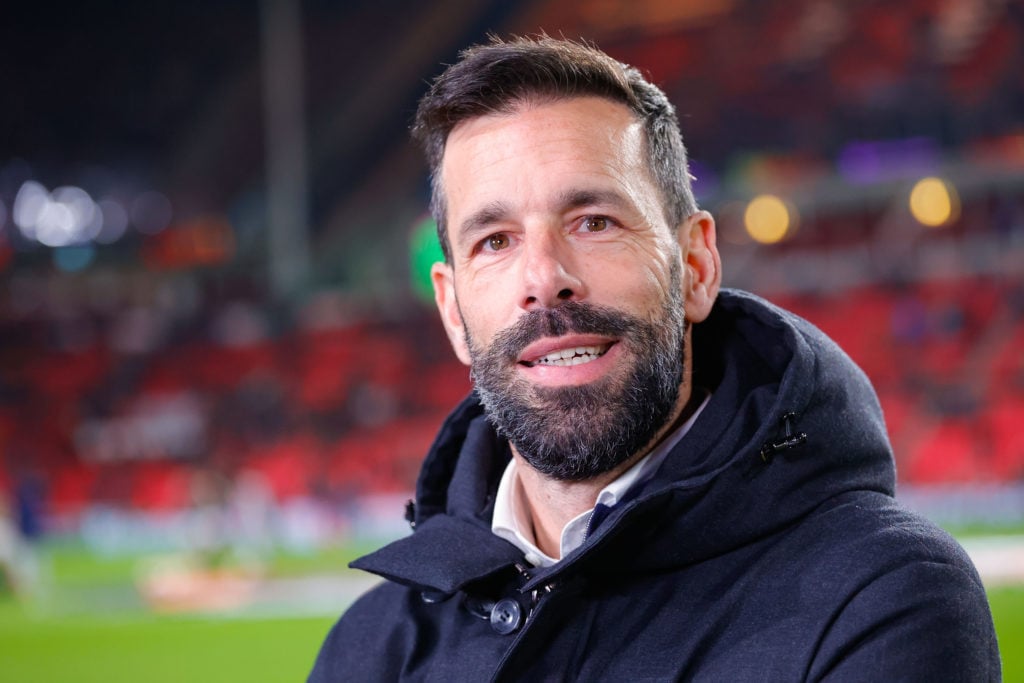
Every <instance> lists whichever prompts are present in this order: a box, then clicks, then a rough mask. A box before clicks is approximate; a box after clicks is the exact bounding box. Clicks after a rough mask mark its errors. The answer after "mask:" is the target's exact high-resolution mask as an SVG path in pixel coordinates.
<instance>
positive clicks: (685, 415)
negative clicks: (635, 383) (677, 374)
mask: <svg viewBox="0 0 1024 683" xmlns="http://www.w3.org/2000/svg"><path fill="white" fill-rule="evenodd" d="M691 397H692V395H691V394H690V393H689V392H687V396H686V397H685V399H684V398H683V397H682V396H681V397H680V400H679V403H678V404H677V407H676V410H675V411H674V412H673V415H672V418H671V419H670V420H668V421H667V422H666V424H665V426H664V427H662V428H661V430H659V431H658V433H657V434H656V435H655V437H654V438H653V439H652V440H651V442H650V443H649V444H648V445H647V446H646V447H644V448H642V449H641V450H640V451H638V452H637V453H635V454H634V455H633V456H632V457H630V458H629V459H628V460H626V461H625V462H623V463H622V464H620V465H619V466H618V467H616V468H615V469H612V470H609V471H608V472H604V473H602V474H600V475H598V476H596V477H593V478H591V479H584V480H582V481H563V480H560V479H552V478H551V477H548V476H545V475H543V474H541V473H540V472H538V471H537V470H535V469H533V468H532V467H531V466H530V465H529V463H527V462H526V460H525V459H524V458H523V457H522V456H521V455H520V454H519V451H518V450H516V448H515V446H514V445H512V457H513V458H515V461H516V469H517V470H518V473H519V480H520V482H521V484H522V487H523V494H524V497H525V499H526V501H525V502H526V506H527V509H528V513H529V517H530V519H531V520H532V522H533V537H534V543H535V544H536V545H537V547H538V548H539V549H540V550H542V551H543V552H544V554H545V555H548V556H549V557H554V558H556V559H560V558H561V552H562V551H561V541H562V529H563V528H565V525H566V524H568V523H569V521H570V520H572V519H573V518H575V517H578V516H579V515H580V514H582V513H583V512H586V511H587V510H590V509H591V508H593V507H594V505H595V504H596V503H597V496H598V494H600V493H601V489H603V488H604V487H605V486H607V485H608V484H609V483H611V482H613V481H615V479H617V478H618V477H619V476H620V475H621V474H622V473H623V472H625V471H626V470H628V469H629V468H630V467H632V466H633V465H635V464H636V463H637V462H639V461H640V460H641V459H642V458H643V457H644V456H645V455H647V454H648V453H650V452H651V450H653V449H654V448H655V446H657V445H658V444H659V443H661V441H662V440H663V439H664V438H665V437H666V436H667V435H668V434H670V433H671V432H672V431H673V430H675V429H676V427H678V426H679V425H681V424H683V423H684V422H685V421H686V420H687V419H689V417H690V415H692V414H693V411H694V410H696V408H697V405H699V400H697V401H695V400H691ZM695 402H696V405H694V403H695Z"/></svg>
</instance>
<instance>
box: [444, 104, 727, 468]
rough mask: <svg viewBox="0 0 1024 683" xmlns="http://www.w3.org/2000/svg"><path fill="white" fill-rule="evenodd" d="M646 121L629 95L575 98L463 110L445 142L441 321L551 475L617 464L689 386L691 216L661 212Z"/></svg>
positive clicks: (496, 414)
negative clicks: (680, 220)
mask: <svg viewBox="0 0 1024 683" xmlns="http://www.w3.org/2000/svg"><path fill="white" fill-rule="evenodd" d="M643 135H644V133H643V128H642V126H641V124H640V123H638V122H637V121H636V120H635V119H634V117H633V116H632V114H631V113H630V112H629V110H628V109H626V108H625V107H624V106H622V105H620V104H617V103H614V102H611V101H608V100H605V99H602V98H596V97H580V98H574V99H568V100H559V101H555V102H549V103H545V104H527V105H523V106H522V107H520V108H519V109H517V110H516V111H515V112H514V113H511V114H502V115H489V116H484V117H479V118H476V119H471V120H469V121H467V122H464V123H462V124H460V125H458V126H457V127H456V128H455V129H454V130H453V131H452V133H451V134H450V135H449V137H448V141H447V145H446V148H445V155H444V159H443V162H442V167H441V183H442V186H443V188H444V191H445V195H446V198H447V206H448V215H447V218H448V226H449V236H450V240H451V262H450V264H448V265H438V266H435V270H434V284H435V292H436V294H437V301H438V306H439V308H440V310H441V314H442V320H443V321H444V323H445V327H446V329H447V331H448V333H449V337H450V338H451V340H452V343H453V346H454V347H455V350H456V353H457V354H458V355H459V357H460V358H461V359H462V360H463V362H466V363H469V364H471V366H472V368H473V372H474V375H475V377H476V386H477V390H478V393H479V394H480V396H481V398H482V400H483V402H484V405H485V407H486V408H487V410H488V414H489V415H490V417H491V419H492V421H494V422H495V424H496V426H497V427H498V429H499V430H500V431H502V432H503V433H504V434H506V435H507V436H508V437H509V440H510V441H511V442H512V444H513V447H514V448H515V449H516V451H517V452H518V453H520V455H522V456H523V457H524V458H525V459H526V460H527V462H529V463H530V464H531V465H532V466H533V467H535V468H536V469H538V470H540V471H541V472H543V473H545V474H548V475H549V476H552V477H554V478H558V479H586V478H590V477H593V476H595V475H597V474H600V473H602V472H606V471H609V470H612V469H614V468H615V467H616V466H618V465H620V464H621V463H623V462H625V461H626V460H628V459H629V458H630V457H631V456H633V455H634V454H635V453H636V452H638V451H639V450H641V449H643V448H644V447H645V446H646V445H647V444H648V443H649V442H650V441H651V440H653V439H654V438H655V437H656V436H657V435H658V433H659V430H661V429H662V428H663V427H664V426H666V425H667V424H668V423H669V422H671V419H672V418H673V417H674V416H675V415H677V414H678V413H679V411H680V410H681V407H682V405H683V404H685V402H686V400H687V398H688V396H689V387H688V386H687V382H686V378H685V377H684V373H683V340H684V324H683V304H684V301H686V299H687V292H688V291H689V289H690V288H691V287H692V283H691V282H690V276H691V272H693V269H692V268H689V267H688V268H687V269H686V270H685V272H684V269H683V264H684V262H685V256H686V250H687V243H686V241H687V240H688V239H690V235H691V233H692V230H691V229H689V228H688V227H686V226H680V228H681V230H680V231H678V232H677V230H676V229H675V226H672V227H670V226H668V225H667V224H666V222H665V217H664V213H663V211H662V204H661V197H660V195H659V192H658V189H657V187H656V185H655V184H654V182H653V180H652V179H651V174H650V171H649V169H648V168H647V166H646V163H645V161H646V159H645V154H644V137H643ZM705 216H706V214H705ZM706 221H710V218H709V217H708V218H706ZM710 230H711V232H712V234H713V224H711V228H710ZM697 232H701V231H700V230H697ZM712 246H713V245H712ZM716 257H717V255H716ZM698 308H699V310H698V316H699V318H702V317H703V316H704V315H706V312H707V311H706V310H705V308H704V306H703V305H701V306H698ZM707 308H708V309H709V308H710V304H708V305H707ZM699 318H698V319H699Z"/></svg>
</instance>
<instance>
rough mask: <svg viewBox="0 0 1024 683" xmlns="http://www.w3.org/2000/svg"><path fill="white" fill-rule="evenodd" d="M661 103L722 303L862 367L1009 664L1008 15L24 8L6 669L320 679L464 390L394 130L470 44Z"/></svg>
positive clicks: (555, 7) (1013, 298)
mask: <svg viewBox="0 0 1024 683" xmlns="http://www.w3.org/2000/svg"><path fill="white" fill-rule="evenodd" d="M541 29H543V30H545V31H547V32H548V33H550V34H552V35H559V34H562V35H565V36H567V37H584V38H586V39H587V40H590V41H593V42H595V43H597V44H598V45H599V46H600V47H602V48H603V49H605V50H606V51H608V52H609V53H611V54H612V55H614V56H616V57H618V58H619V59H622V60H623V61H627V62H630V63H633V64H635V65H637V66H639V67H641V68H642V69H643V70H644V71H645V72H647V73H648V74H649V75H650V76H651V77H652V79H653V80H654V81H655V82H657V83H659V84H661V85H662V86H663V87H664V88H665V90H666V91H667V92H668V93H669V95H670V97H671V98H672V99H673V101H674V102H675V104H676V106H677V108H678V110H679V113H680V118H681V121H682V126H683V131H684V135H685V136H686V139H687V142H688V146H689V148H690V151H691V155H692V158H693V168H694V173H695V175H696V191H697V194H698V198H699V200H700V201H701V203H702V204H703V206H704V207H705V208H708V209H710V210H711V211H712V212H713V213H714V214H715V215H716V216H717V218H718V221H719V230H720V242H721V248H722V252H723V260H724V265H725V280H726V283H727V284H728V285H731V286H737V287H742V288H746V289H749V290H751V291H754V292H756V293H758V294H761V295H763V296H766V297H768V298H770V299H772V300H774V301H776V302H778V303H780V304H782V305H784V306H788V307H790V308H792V309H793V310H795V311H797V312H798V313H800V314H802V315H804V316H805V317H807V318H809V319H810V320H812V321H813V322H815V323H816V324H818V325H819V326H820V327H822V328H823V329H825V330H826V331H827V332H829V333H830V334H831V335H832V336H833V337H834V338H835V339H836V340H837V341H838V342H839V343H840V344H841V345H842V346H843V347H844V348H845V349H846V350H847V351H848V352H849V353H850V355H851V356H852V357H853V358H854V359H855V360H856V361H857V362H858V363H859V364H860V365H861V366H862V367H863V368H864V369H865V371H866V372H867V373H868V374H869V375H870V377H871V378H872V380H873V381H874V383H875V385H876V387H877V389H878V391H879V394H880V397H881V401H882V404H883V407H884V409H885V413H886V418H887V422H888V426H889V429H890V432H891V436H892V440H893V444H894V447H895V450H896V457H897V462H898V468H899V477H900V495H901V497H902V498H903V499H904V500H905V501H906V502H908V503H909V504H910V505H912V506H914V507H916V508H917V509H919V510H921V511H923V512H924V513H925V514H927V515H929V516H930V517H932V518H933V519H935V520H936V521H938V522H939V523H941V524H943V525H944V526H946V527H947V528H949V529H950V530H952V531H953V532H954V533H956V534H957V535H958V536H959V537H960V538H961V539H962V540H963V542H964V543H965V545H966V546H967V547H968V549H969V551H970V552H971V553H972V555H973V556H974V557H975V560H976V562H977V563H978V565H979V567H980V568H981V569H982V572H983V574H984V578H985V581H986V584H987V585H988V586H989V588H990V594H991V596H992V603H993V610H994V611H995V614H996V620H997V628H998V630H999V634H1000V639H1001V642H1002V649H1003V654H1004V659H1005V666H1006V679H1007V680H1024V661H1022V659H1021V655H1020V654H1018V653H1019V652H1020V651H1024V588H1022V581H1024V579H1022V574H1024V540H1022V539H1024V429H1022V426H1024V5H1021V4H1020V3H1019V2H1015V1H1014V0H901V1H897V2H888V1H886V2H882V1H880V0H757V1H754V0H633V1H628V0H579V1H576V2H558V1H556V0H530V1H527V0H523V1H521V2H508V1H505V0H478V1H477V0H438V1H437V2H431V3H419V2H398V1H396V0H376V1H374V2H368V1H364V0H351V1H348V2H327V1H325V0H306V1H305V2H302V3H299V2H297V1H292V0H264V1H263V2H249V3H242V2H226V1H222V0H209V1H205V2H199V1H197V0H183V1H180V2H176V3H162V2H156V3H71V2H66V1H64V2H53V3H45V4H44V3H38V4H31V3H17V4H9V5H8V6H7V7H6V8H5V18H4V21H3V22H2V23H0V74H2V79H0V86H2V87H3V90H4V96H3V101H2V105H0V511H2V512H0V567H2V574H0V584H2V586H3V588H2V589H0V676H2V677H3V679H4V680H12V681H13V680H18V681H33V680H35V681H50V680H54V681H56V680H72V679H74V680H93V679H96V680H106V681H114V680H136V679H141V678H146V679H148V680H153V681H157V680H183V679H194V680H246V681H258V680H267V681H271V680H299V679H302V678H303V677H304V676H305V674H306V672H307V670H308V668H309V666H310V665H311V662H312V658H313V657H314V655H315V652H316V649H317V646H318V645H319V642H320V640H321V638H322V637H323V635H324V633H325V632H326V629H327V628H328V627H329V625H330V623H331V622H332V620H333V618H334V617H335V616H336V615H337V614H338V613H340V612H341V610H342V609H343V608H344V606H345V605H346V604H347V602H348V601H349V600H351V597H352V595H353V594H354V593H355V592H358V591H359V590H362V589H363V588H364V587H365V586H366V585H367V582H366V579H365V578H362V577H358V576H352V575H351V574H350V573H349V572H348V571H347V570H346V569H345V568H344V565H345V563H346V561H347V560H348V558H350V557H352V556H353V555H355V554H358V553H359V552H361V551H363V550H366V549H370V548H373V547H375V546H376V545H379V544H380V543H382V542H383V541H384V540H386V539H388V538H392V537H394V536H396V535H398V534H402V533H405V532H406V529H405V523H404V521H403V519H402V510H403V505H404V501H405V500H406V499H407V498H408V497H409V495H410V493H411V490H412V486H413V482H414V477H415V474H416V471H417V467H418V464H419V461H420V459H421V457H422V456H423V454H424V451H425V449H426V448H427V446H428V445H429V443H430V441H431V439H432V437H433V434H434V431H435V429H436V428H437V426H438V424H439V422H440V420H441V419H442V417H443V416H444V415H445V413H446V411H447V410H448V409H449V408H450V407H452V406H453V405H454V404H455V402H457V401H458V400H459V399H460V398H461V396H462V395H463V394H464V393H465V392H466V391H467V389H468V387H469V383H468V378H467V374H466V372H465V370H464V368H462V366H460V365H458V363H457V362H456V361H455V359H454V358H453V357H452V355H451V354H450V352H449V349H448V347H447V342H446V341H445V340H444V338H443V333H442V332H441V329H440V326H439V325H438V324H437V322H436V320H435V314H434V311H433V310H432V304H431V302H430V296H429V292H428V291H427V287H428V284H427V281H426V278H425V271H426V269H427V268H428V267H429V264H430V263H431V262H432V261H433V260H434V259H435V258H436V257H437V255H438V248H437V245H436V240H435V239H434V238H433V237H432V231H433V225H432V224H431V223H430V221H429V220H428V219H427V218H426V206H427V200H428V182H427V177H426V171H425V168H424V164H423V162H422V161H421V159H420V156H419V153H418V151H417V150H415V149H414V148H413V146H412V144H411V143H410V142H409V140H408V136H407V132H406V131H407V127H408V124H409V122H410V120H411V118H412V113H413V111H414V108H415V103H416V101H417V99H418V97H419V96H420V95H421V94H422V92H423V91H424V89H425V87H426V83H427V81H428V80H429V79H430V78H431V77H432V76H433V75H435V74H436V73H437V72H438V71H439V70H440V68H441V66H440V65H441V64H443V63H450V62H451V61H453V60H454V59H455V56H456V54H457V52H458V50H459V49H461V48H463V47H465V46H467V45H469V44H472V43H474V42H480V41H482V40H484V38H485V35H486V33H487V32H488V31H493V32H497V33H499V34H503V35H507V34H509V33H533V32H536V31H538V30H541Z"/></svg>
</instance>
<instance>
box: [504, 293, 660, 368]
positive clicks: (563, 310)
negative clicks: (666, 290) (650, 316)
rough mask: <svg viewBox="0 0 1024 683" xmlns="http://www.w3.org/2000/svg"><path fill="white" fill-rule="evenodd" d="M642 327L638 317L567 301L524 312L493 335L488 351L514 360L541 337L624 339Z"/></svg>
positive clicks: (603, 307)
mask: <svg viewBox="0 0 1024 683" xmlns="http://www.w3.org/2000/svg"><path fill="white" fill-rule="evenodd" d="M641 325H642V321H640V320H639V319H638V318H636V317H634V316H632V315H629V314H628V313H623V312H622V311H619V310H616V309H614V308H610V307H608V306H598V305H595V304H589V303H584V302H580V301H566V302H564V303H562V304H559V305H558V306H556V307H554V308H543V309H535V310H532V311H529V312H527V313H526V314H525V315H523V317H522V318H520V319H519V320H517V321H516V322H515V324H514V325H512V326H511V327H508V328H506V329H504V330H502V331H501V332H499V333H498V334H496V335H495V337H494V341H493V343H492V344H491V350H492V352H494V353H497V354H498V355H500V356H504V357H505V358H506V359H508V360H510V361H515V360H516V359H517V358H519V356H520V354H521V353H522V351H523V349H525V348H526V347H527V346H529V345H530V344H532V343H533V342H535V341H537V340H538V339H542V338H544V337H560V336H562V335H565V334H570V333H575V334H599V335H603V336H608V337H625V336H628V335H629V334H630V333H632V332H633V331H634V330H636V329H637V328H638V327H640V326H641Z"/></svg>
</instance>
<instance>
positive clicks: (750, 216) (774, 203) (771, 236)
mask: <svg viewBox="0 0 1024 683" xmlns="http://www.w3.org/2000/svg"><path fill="white" fill-rule="evenodd" d="M743 225H744V226H745V227H746V229H747V234H748V235H750V237H751V238H752V239H753V240H754V241H755V242H759V243H760V244H775V243H777V242H780V241H782V240H783V239H785V238H786V237H787V236H788V235H789V234H791V233H792V231H793V228H794V227H795V225H796V211H795V209H793V208H792V207H790V206H789V205H787V204H786V202H784V201H783V200H782V199H780V198H779V197H777V196H775V195H773V194H762V195H758V196H756V197H754V198H753V199H751V200H750V203H749V204H747V209H746V211H744V213H743Z"/></svg>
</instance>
